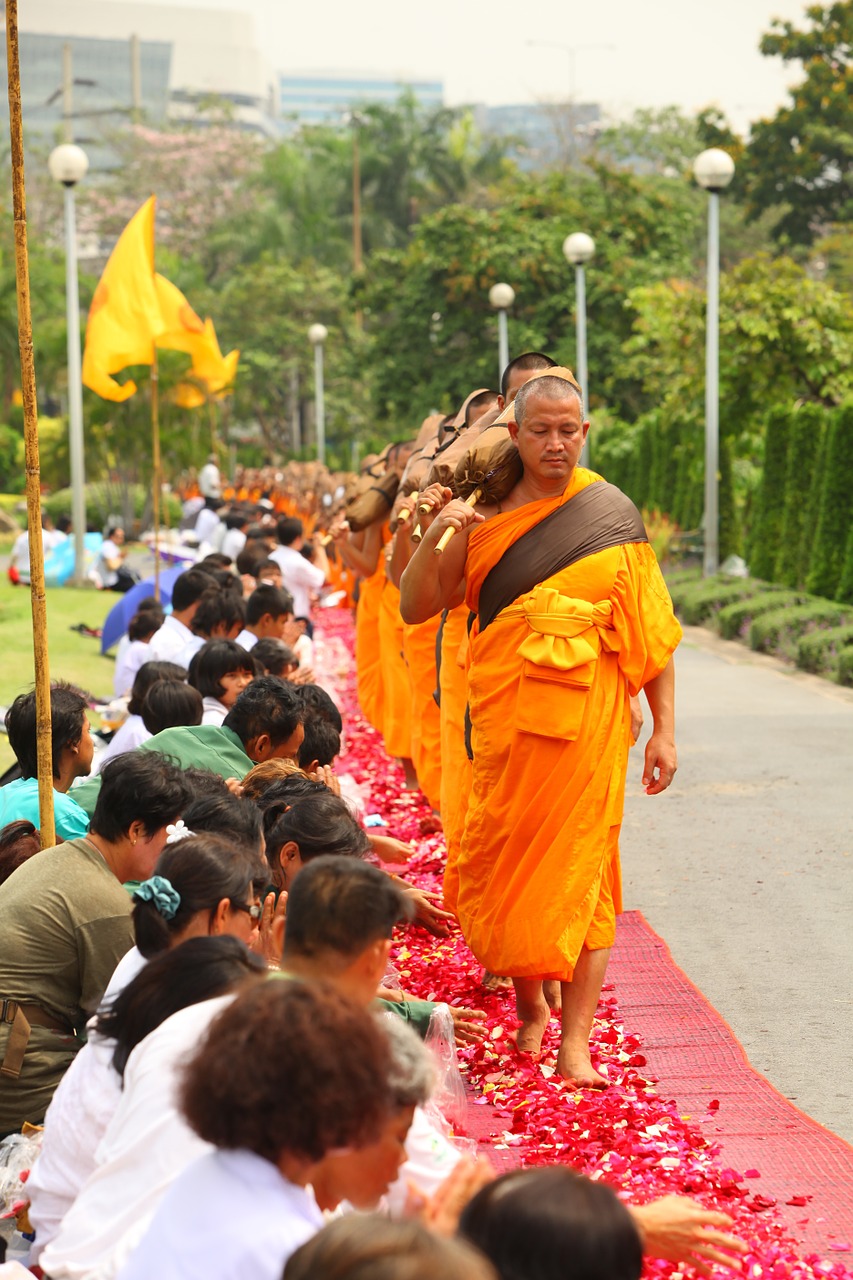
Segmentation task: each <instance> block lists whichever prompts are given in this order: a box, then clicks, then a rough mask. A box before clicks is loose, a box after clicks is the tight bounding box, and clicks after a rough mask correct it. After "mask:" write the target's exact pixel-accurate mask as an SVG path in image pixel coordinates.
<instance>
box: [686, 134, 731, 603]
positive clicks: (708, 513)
mask: <svg viewBox="0 0 853 1280" xmlns="http://www.w3.org/2000/svg"><path fill="white" fill-rule="evenodd" d="M734 174H735V163H734V160H732V158H731V156H730V155H729V154H728V152H727V151H721V150H720V149H719V147H711V148H709V150H707V151H703V152H702V153H701V155H698V156H697V157H696V159H695V160H694V162H693V176H694V177H695V179H696V181H697V182H698V183H699V186H700V187H704V188H705V190H706V191H707V192H708V294H707V298H708V301H707V310H706V321H705V550H704V554H703V559H702V573H703V574H704V576H705V577H706V578H707V577H709V576H710V575H711V574H714V573H716V572H717V569H718V568H719V562H720V509H719V469H720V387H719V379H720V346H719V328H720V192H721V191H724V190H725V189H726V187H727V186H728V185H729V183H730V182H731V180H732V178H733V177H734Z"/></svg>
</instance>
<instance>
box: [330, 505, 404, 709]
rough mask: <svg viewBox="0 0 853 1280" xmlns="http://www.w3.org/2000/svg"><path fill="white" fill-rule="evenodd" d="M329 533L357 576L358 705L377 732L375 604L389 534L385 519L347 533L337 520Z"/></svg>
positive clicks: (379, 693) (379, 692)
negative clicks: (357, 531)
mask: <svg viewBox="0 0 853 1280" xmlns="http://www.w3.org/2000/svg"><path fill="white" fill-rule="evenodd" d="M330 532H331V535H332V538H333V539H334V543H335V547H336V549H337V551H338V553H339V555H340V557H341V560H342V561H343V562H344V564H346V565H348V566H349V568H350V569H352V570H353V571H354V572H355V573H357V574H358V577H359V592H358V605H357V606H356V614H355V661H356V676H357V682H358V683H357V689H358V704H359V706H360V707H361V713H362V715H363V716H364V718H365V720H367V722H368V723H369V724H371V725H373V728H374V729H377V730H378V731H379V732H380V733H381V732H382V729H383V724H384V720H383V716H384V696H383V682H382V663H381V660H380V654H379V607H380V604H381V602H382V592H383V590H384V588H385V557H384V555H383V554H382V553H383V550H384V548H385V546H386V544H387V543H388V541H389V539H390V537H391V535H390V533H389V532H388V521H387V520H377V521H376V522H375V523H374V524H371V525H368V526H367V528H366V529H363V530H361V532H359V533H351V532H350V529H349V526H348V525H347V523H346V521H345V520H341V521H338V522H336V523H335V524H334V525H333V526H332V528H331V531H330Z"/></svg>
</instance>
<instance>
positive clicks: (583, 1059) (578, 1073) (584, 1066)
mask: <svg viewBox="0 0 853 1280" xmlns="http://www.w3.org/2000/svg"><path fill="white" fill-rule="evenodd" d="M557 1075H558V1076H562V1078H563V1079H564V1080H566V1081H567V1082H568V1083H569V1084H573V1085H574V1086H575V1088H577V1089H606V1088H607V1085H608V1081H607V1080H605V1078H604V1076H602V1075H599V1073H598V1072H597V1071H596V1069H595V1067H594V1066H593V1065H592V1059H591V1058H590V1056H589V1050H585V1049H580V1050H578V1049H575V1048H574V1047H573V1046H572V1045H568V1044H562V1045H560V1052H559V1053H558V1054H557Z"/></svg>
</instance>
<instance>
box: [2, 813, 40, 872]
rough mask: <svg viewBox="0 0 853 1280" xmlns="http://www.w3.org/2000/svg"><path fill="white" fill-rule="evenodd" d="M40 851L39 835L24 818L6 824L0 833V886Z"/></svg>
mask: <svg viewBox="0 0 853 1280" xmlns="http://www.w3.org/2000/svg"><path fill="white" fill-rule="evenodd" d="M40 849H41V842H40V840H39V833H38V831H37V829H36V828H35V827H34V826H33V824H32V823H31V822H28V821H27V819H26V818H18V819H17V820H16V821H15V822H9V823H7V824H6V826H5V827H3V829H2V831H0V884H4V883H5V881H6V880H8V879H9V876H10V875H11V874H12V872H13V871H17V870H18V867H20V866H21V865H22V864H23V863H24V862H26V861H27V860H28V859H29V858H32V857H33V855H34V854H36V853H38V852H39V850H40Z"/></svg>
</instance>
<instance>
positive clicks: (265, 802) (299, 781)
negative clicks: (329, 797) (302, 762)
mask: <svg viewBox="0 0 853 1280" xmlns="http://www.w3.org/2000/svg"><path fill="white" fill-rule="evenodd" d="M324 792H325V793H326V794H328V792H329V788H328V787H327V786H326V784H325V782H317V781H315V779H314V778H309V777H307V775H306V774H304V773H290V774H288V775H287V776H286V777H282V778H279V780H278V781H277V782H273V783H271V784H270V786H268V787H266V788H265V789H264V791H263V792H262V793H261V794H260V795H259V796H256V797H255V801H254V802H255V804H256V805H258V807H259V808H260V810H261V812H262V813H263V815H264V833H266V831H267V829H269V830H272V828H273V826H274V825H275V823H276V822H277V821H278V819H279V817H280V816H281V814H282V813H284V811H285V809H287V808H289V807H290V806H291V805H294V804H296V802H297V800H302V799H303V798H304V797H305V796H320V795H322V794H323V793H324ZM273 805H278V806H279V808H278V810H277V812H276V813H275V814H273V815H272V816H271V817H270V820H269V823H268V822H267V821H266V815H267V811H268V810H270V809H271V808H272V807H273Z"/></svg>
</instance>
